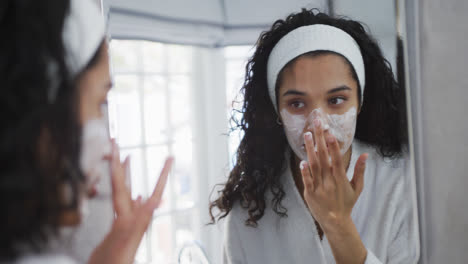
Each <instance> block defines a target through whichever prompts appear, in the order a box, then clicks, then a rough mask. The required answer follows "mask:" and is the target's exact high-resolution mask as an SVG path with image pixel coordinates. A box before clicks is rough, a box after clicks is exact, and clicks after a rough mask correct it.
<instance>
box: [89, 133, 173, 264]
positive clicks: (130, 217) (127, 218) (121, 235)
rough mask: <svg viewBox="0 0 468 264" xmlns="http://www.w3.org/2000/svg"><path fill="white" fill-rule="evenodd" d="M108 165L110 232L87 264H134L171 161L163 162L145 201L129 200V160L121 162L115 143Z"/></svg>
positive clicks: (157, 204) (158, 202)
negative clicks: (109, 169) (109, 171)
mask: <svg viewBox="0 0 468 264" xmlns="http://www.w3.org/2000/svg"><path fill="white" fill-rule="evenodd" d="M110 163H111V174H112V201H113V206H114V211H115V218H114V222H113V224H112V228H111V231H110V232H109V233H108V234H107V236H106V238H105V239H104V241H103V242H102V243H101V244H100V245H99V246H98V247H97V248H96V249H95V250H94V252H93V254H92V255H91V258H90V260H89V263H90V264H91V263H92V264H94V263H102V264H105V263H113V264H114V263H115V264H131V263H133V262H134V259H135V254H136V251H137V249H138V246H139V244H140V242H141V239H142V237H143V235H144V233H145V231H146V229H147V228H148V225H149V223H150V222H151V219H152V217H153V212H154V210H155V209H156V208H158V206H159V204H160V201H161V197H162V195H163V191H164V187H165V185H166V182H167V177H168V175H169V171H170V170H171V166H172V163H173V158H168V159H167V160H166V162H165V164H164V168H163V169H162V171H161V175H160V176H159V180H158V182H157V184H156V187H155V188H154V191H153V193H152V195H151V196H150V197H149V198H148V199H147V200H146V201H143V200H142V198H141V197H138V198H137V199H136V200H133V199H132V197H131V193H130V190H129V189H128V187H127V185H126V184H125V176H126V175H127V171H128V168H129V166H128V165H129V159H128V157H127V158H126V159H125V161H124V162H123V163H122V162H120V154H119V150H118V147H117V145H116V143H115V141H112V154H111V157H110Z"/></svg>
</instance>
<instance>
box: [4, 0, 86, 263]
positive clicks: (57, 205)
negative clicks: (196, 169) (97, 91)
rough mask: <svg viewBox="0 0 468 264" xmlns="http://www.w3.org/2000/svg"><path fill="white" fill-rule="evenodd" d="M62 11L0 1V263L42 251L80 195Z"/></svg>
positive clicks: (53, 5)
mask: <svg viewBox="0 0 468 264" xmlns="http://www.w3.org/2000/svg"><path fill="white" fill-rule="evenodd" d="M69 8H70V3H69V1H63V0H45V1H36V0H2V1H1V3H0V34H1V35H2V36H4V39H3V40H2V41H0V78H1V80H2V85H1V88H0V89H1V94H2V96H1V97H0V122H1V124H2V126H1V128H0V211H1V212H2V217H0V234H1V235H0V262H2V261H8V260H13V259H15V258H16V257H18V255H20V254H22V253H23V251H24V250H28V251H31V250H32V251H40V250H42V249H44V247H45V246H46V245H47V242H48V241H49V240H50V239H51V238H52V237H54V236H57V235H58V233H59V232H58V231H59V226H60V216H61V215H62V213H63V212H64V211H65V210H77V207H78V202H79V197H80V195H81V193H82V186H83V182H84V176H83V173H82V172H81V170H80V167H79V156H80V146H81V124H80V121H79V111H78V110H79V108H78V106H79V102H78V100H79V97H78V89H77V87H76V82H75V80H73V78H72V77H71V75H70V73H69V71H68V68H67V67H66V64H65V47H64V44H63V39H62V31H63V25H64V20H65V17H66V15H67V13H68V12H69ZM53 88H56V89H53ZM54 90H55V91H56V92H55V93H54V92H53V91H54ZM64 186H68V187H69V188H68V190H67V191H65V188H64ZM69 190H71V193H70V192H68V191H69ZM65 196H67V197H68V198H70V196H71V199H65Z"/></svg>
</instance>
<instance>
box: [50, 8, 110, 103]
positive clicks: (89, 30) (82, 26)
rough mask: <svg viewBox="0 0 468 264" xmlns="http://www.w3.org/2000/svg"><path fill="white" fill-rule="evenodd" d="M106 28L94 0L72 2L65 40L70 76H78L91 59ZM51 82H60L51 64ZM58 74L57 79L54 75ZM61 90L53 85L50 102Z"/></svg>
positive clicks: (63, 33)
mask: <svg viewBox="0 0 468 264" xmlns="http://www.w3.org/2000/svg"><path fill="white" fill-rule="evenodd" d="M105 32H106V27H105V23H104V18H103V16H102V15H101V12H100V11H99V7H98V6H97V3H96V1H94V0H70V9H69V13H68V15H67V16H66V18H65V21H64V25H63V32H62V39H63V44H64V48H65V63H66V64H67V67H68V71H69V72H70V75H71V77H72V78H73V77H76V75H77V74H79V73H80V72H81V71H82V70H83V69H84V68H85V67H86V65H88V63H89V61H90V60H91V59H92V57H93V56H94V54H95V53H96V51H97V50H98V48H99V46H100V45H101V43H102V41H103V40H104V37H105ZM49 71H50V74H51V75H53V77H52V79H53V80H57V79H60V77H57V76H56V74H57V72H56V65H55V64H54V63H53V62H52V63H51V65H50V69H49ZM54 75H55V76H54ZM57 89H58V87H57V86H56V85H52V87H51V90H50V91H49V100H50V101H53V100H55V96H56V93H57Z"/></svg>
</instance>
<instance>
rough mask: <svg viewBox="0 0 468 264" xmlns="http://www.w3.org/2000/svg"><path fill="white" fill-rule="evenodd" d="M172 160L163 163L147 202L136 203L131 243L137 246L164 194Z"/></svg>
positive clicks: (170, 158)
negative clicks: (135, 216)
mask: <svg viewBox="0 0 468 264" xmlns="http://www.w3.org/2000/svg"><path fill="white" fill-rule="evenodd" d="M173 162H174V158H172V157H169V158H168V159H166V162H165V163H164V167H163V169H162V171H161V175H160V176H159V179H158V182H157V183H156V187H155V188H154V191H153V194H152V195H151V196H150V197H149V198H148V200H147V201H146V202H145V203H144V204H141V200H139V201H136V203H137V212H136V214H137V215H138V217H137V218H136V223H135V226H134V228H135V231H134V232H133V234H132V243H135V244H137V245H138V244H139V243H140V241H141V238H142V237H143V235H144V233H145V232H146V229H148V225H149V224H150V222H151V220H152V219H153V212H154V210H155V209H156V208H157V207H158V206H159V203H160V201H161V197H162V195H163V193H164V187H165V186H166V182H167V177H168V175H169V172H170V171H171V168H172V164H173Z"/></svg>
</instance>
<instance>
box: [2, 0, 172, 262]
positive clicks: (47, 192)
mask: <svg viewBox="0 0 468 264" xmlns="http://www.w3.org/2000/svg"><path fill="white" fill-rule="evenodd" d="M0 32H1V33H2V34H3V35H4V36H7V38H6V39H4V40H3V41H1V44H0V45H1V51H0V53H1V54H0V58H1V59H0V76H1V78H2V80H3V84H2V88H1V89H2V97H1V99H0V100H1V103H0V108H1V111H0V115H1V120H2V128H1V130H0V131H1V132H0V161H1V162H0V164H1V168H0V196H1V202H0V204H1V205H0V206H1V210H2V216H3V217H1V220H0V221H1V222H0V229H1V230H0V233H1V234H2V235H1V236H0V262H1V263H4V262H8V263H75V261H73V260H72V259H71V258H69V257H67V256H65V255H63V254H61V253H60V252H59V250H58V247H59V245H60V244H61V243H62V239H63V235H64V229H65V227H68V228H70V227H76V226H77V225H79V224H80V220H81V217H82V211H83V205H84V200H85V199H86V195H87V194H93V193H95V190H94V189H95V185H94V184H95V183H96V181H97V180H98V179H97V178H96V177H99V174H100V172H101V173H102V171H103V170H101V169H99V168H102V167H103V166H104V167H105V166H106V165H107V167H109V165H110V170H111V175H112V190H113V205H114V209H115V214H116V216H115V219H114V221H113V224H112V227H111V230H110V232H109V233H108V235H107V236H106V238H105V239H104V241H103V242H102V243H101V244H100V245H99V246H98V247H97V248H96V250H95V251H94V252H93V254H92V256H91V259H90V260H89V263H133V261H134V256H135V253H136V250H137V247H138V245H139V242H140V240H141V238H142V236H143V234H144V232H145V230H146V228H147V226H148V224H149V222H150V220H151V218H152V214H153V211H154V209H155V208H156V207H157V206H158V203H159V200H160V198H161V195H162V191H163V188H164V184H165V182H166V178H167V175H168V170H169V169H170V166H171V162H172V159H169V160H168V161H167V162H166V164H165V167H164V169H163V171H162V173H161V176H160V180H159V182H158V184H157V186H156V188H155V191H154V193H153V195H152V196H150V197H149V198H148V200H146V201H142V200H141V198H139V199H137V200H135V201H134V200H132V199H131V196H130V192H129V190H128V188H127V187H126V185H125V175H126V171H127V165H128V159H127V160H126V161H125V162H124V163H121V162H120V158H119V152H118V149H117V147H116V145H115V143H113V144H112V151H110V150H109V147H110V142H109V140H108V139H107V138H106V137H105V136H102V135H105V130H104V133H103V129H105V127H103V122H102V121H101V119H102V116H103V113H102V110H101V106H102V105H103V104H105V102H106V95H107V92H108V91H109V89H110V87H111V81H110V80H111V78H110V75H109V58H108V55H107V53H108V51H107V44H106V41H105V25H104V22H103V20H102V18H101V14H100V12H99V10H98V8H97V6H95V4H94V3H93V2H92V0H71V1H62V0H47V1H34V0H24V1H17V0H6V1H2V2H1V4H0ZM82 130H83V131H82ZM88 142H92V144H93V146H89V143H88ZM82 145H83V148H82ZM90 148H94V150H93V151H90V150H89V149H90ZM106 149H107V150H106ZM96 153H99V155H95V154H96ZM90 155H91V157H90ZM92 155H94V156H92ZM90 176H93V177H90Z"/></svg>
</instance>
